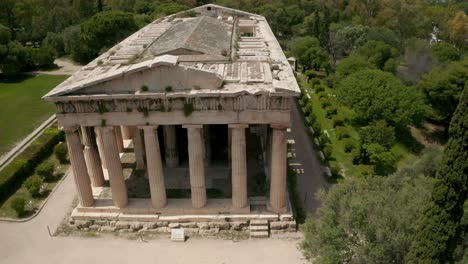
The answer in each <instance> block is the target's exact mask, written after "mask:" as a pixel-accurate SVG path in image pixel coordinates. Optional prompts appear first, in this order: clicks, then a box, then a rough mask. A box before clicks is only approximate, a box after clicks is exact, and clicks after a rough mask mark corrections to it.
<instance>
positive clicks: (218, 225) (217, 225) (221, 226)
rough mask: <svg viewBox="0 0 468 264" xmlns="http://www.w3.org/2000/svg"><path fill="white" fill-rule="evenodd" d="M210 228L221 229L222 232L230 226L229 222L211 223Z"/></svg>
mask: <svg viewBox="0 0 468 264" xmlns="http://www.w3.org/2000/svg"><path fill="white" fill-rule="evenodd" d="M209 226H210V228H219V229H222V230H227V229H229V227H230V225H229V223H228V222H211V223H209Z"/></svg>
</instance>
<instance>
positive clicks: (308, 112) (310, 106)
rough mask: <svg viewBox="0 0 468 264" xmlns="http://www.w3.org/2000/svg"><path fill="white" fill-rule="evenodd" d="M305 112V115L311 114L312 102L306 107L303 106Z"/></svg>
mask: <svg viewBox="0 0 468 264" xmlns="http://www.w3.org/2000/svg"><path fill="white" fill-rule="evenodd" d="M304 109H305V111H306V114H310V113H312V111H313V110H312V102H309V103H308V104H307V105H306V106H305V108H304Z"/></svg>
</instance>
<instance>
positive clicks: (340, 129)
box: [335, 126, 350, 140]
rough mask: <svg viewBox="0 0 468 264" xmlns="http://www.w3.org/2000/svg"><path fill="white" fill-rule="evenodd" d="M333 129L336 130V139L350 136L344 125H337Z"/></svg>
mask: <svg viewBox="0 0 468 264" xmlns="http://www.w3.org/2000/svg"><path fill="white" fill-rule="evenodd" d="M335 131H336V136H337V138H338V140H341V139H343V138H349V137H350V135H349V132H348V129H347V128H346V127H344V126H337V127H336V129H335Z"/></svg>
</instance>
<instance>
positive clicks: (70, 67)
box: [34, 58, 83, 75]
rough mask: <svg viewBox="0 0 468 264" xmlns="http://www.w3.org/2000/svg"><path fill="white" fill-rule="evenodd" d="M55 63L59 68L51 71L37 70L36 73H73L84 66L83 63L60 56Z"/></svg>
mask: <svg viewBox="0 0 468 264" xmlns="http://www.w3.org/2000/svg"><path fill="white" fill-rule="evenodd" d="M54 63H55V65H57V66H58V69H54V70H50V71H35V72H34V73H38V74H49V75H72V74H73V73H75V72H76V71H78V70H79V69H81V67H83V66H82V65H78V64H76V63H75V62H73V61H71V60H69V59H65V58H58V59H56V60H54Z"/></svg>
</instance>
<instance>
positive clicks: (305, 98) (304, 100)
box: [301, 92, 309, 105]
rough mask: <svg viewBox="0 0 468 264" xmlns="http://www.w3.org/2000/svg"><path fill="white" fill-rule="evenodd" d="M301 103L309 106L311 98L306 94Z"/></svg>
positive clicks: (303, 95)
mask: <svg viewBox="0 0 468 264" xmlns="http://www.w3.org/2000/svg"><path fill="white" fill-rule="evenodd" d="M301 102H302V105H307V103H308V102H309V98H308V97H307V93H306V92H304V93H303V94H302V98H301Z"/></svg>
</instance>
